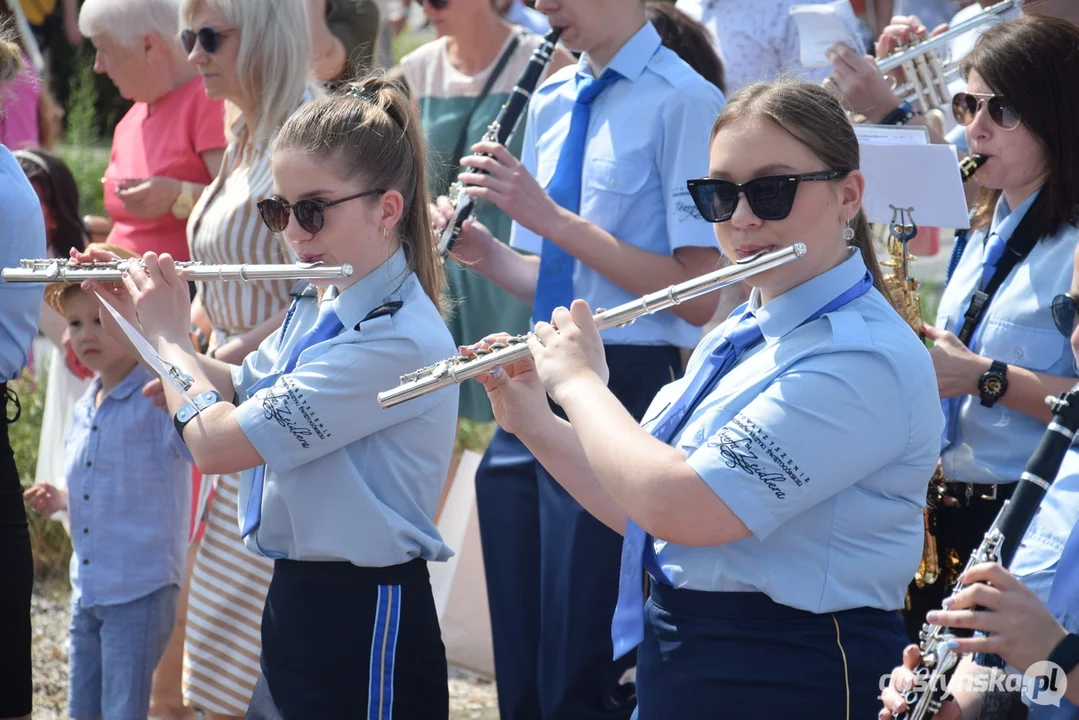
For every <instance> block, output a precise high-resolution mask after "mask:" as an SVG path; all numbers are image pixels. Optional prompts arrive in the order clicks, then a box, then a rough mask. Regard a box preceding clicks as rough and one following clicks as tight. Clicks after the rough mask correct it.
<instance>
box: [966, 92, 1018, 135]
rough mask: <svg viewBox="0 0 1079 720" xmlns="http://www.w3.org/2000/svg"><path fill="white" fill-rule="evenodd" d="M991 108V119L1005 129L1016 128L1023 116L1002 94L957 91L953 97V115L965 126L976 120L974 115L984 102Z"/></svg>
mask: <svg viewBox="0 0 1079 720" xmlns="http://www.w3.org/2000/svg"><path fill="white" fill-rule="evenodd" d="M983 103H984V104H985V107H986V108H988V110H989V119H990V120H992V121H993V122H994V123H996V124H997V126H998V127H1000V128H1002V129H1004V130H1015V129H1016V128H1017V127H1019V122H1020V121H1021V118H1020V117H1019V113H1017V112H1016V111H1015V109H1014V108H1012V107H1011V106H1010V105H1008V103H1007V102H1005V100H1004V98H1002V97H1001V96H1000V95H985V94H982V93H968V92H961V93H956V94H955V97H953V98H952V115H954V116H955V121H956V122H957V123H959V124H960V125H963V126H964V127H965V126H967V125H970V124H971V123H972V122H974V116H975V115H977V114H978V111H979V110H981V109H982V104H983Z"/></svg>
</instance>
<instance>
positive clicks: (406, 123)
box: [273, 76, 446, 310]
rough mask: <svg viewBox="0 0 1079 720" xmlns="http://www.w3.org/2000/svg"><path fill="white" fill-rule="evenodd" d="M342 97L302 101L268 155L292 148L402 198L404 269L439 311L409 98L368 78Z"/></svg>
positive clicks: (442, 281) (417, 133) (418, 130)
mask: <svg viewBox="0 0 1079 720" xmlns="http://www.w3.org/2000/svg"><path fill="white" fill-rule="evenodd" d="M343 93H344V94H341V95H338V96H335V97H331V98H324V99H321V100H316V101H314V102H310V103H307V104H306V105H304V106H303V107H301V108H300V109H299V110H297V111H296V112H295V113H294V114H293V115H292V116H291V117H290V118H289V119H288V120H287V121H286V122H285V124H284V126H283V127H282V128H281V132H280V133H279V134H278V136H277V139H276V140H275V141H274V144H273V152H274V153H279V152H283V151H285V150H298V151H300V152H303V153H304V154H306V155H308V156H310V157H313V158H316V159H318V160H320V161H322V162H324V163H325V164H326V167H327V170H329V171H330V172H333V173H334V174H335V175H336V176H338V177H339V178H341V179H342V180H345V181H352V180H356V179H359V178H362V179H363V180H364V181H365V182H367V183H369V184H370V186H371V187H373V188H385V189H387V190H396V191H398V192H399V193H401V195H402V197H403V198H404V212H403V213H402V215H401V221H400V223H399V224H398V226H397V227H398V231H397V235H398V237H399V238H400V242H401V246H402V247H403V248H404V251H405V258H406V260H407V261H408V266H409V268H410V269H411V270H412V271H413V272H414V273H416V277H417V278H418V279H419V281H420V285H422V286H423V290H424V292H425V293H426V294H427V296H428V297H429V298H431V301H432V302H434V303H435V305H436V306H437V307H438V308H439V309H440V310H444V309H445V305H444V298H443V295H444V293H445V288H446V276H445V272H444V270H443V267H442V260H441V258H440V257H439V254H438V247H437V244H436V242H435V238H434V235H433V234H432V232H431V216H430V208H429V203H430V196H429V195H428V192H427V171H426V158H427V147H426V143H425V141H424V136H423V128H422V127H421V125H420V120H419V117H418V116H417V114H416V111H415V109H414V108H413V106H412V103H411V102H409V100H408V99H407V98H406V97H405V96H404V94H402V93H401V91H400V90H399V89H398V88H397V86H396V85H394V84H393V83H391V82H389V81H387V80H385V79H384V78H383V77H381V76H372V77H368V78H366V79H364V80H362V81H360V82H357V83H353V84H351V85H349V86H347V87H345V88H344V90H343Z"/></svg>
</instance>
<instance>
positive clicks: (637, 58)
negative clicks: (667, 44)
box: [577, 22, 663, 82]
mask: <svg viewBox="0 0 1079 720" xmlns="http://www.w3.org/2000/svg"><path fill="white" fill-rule="evenodd" d="M662 44H663V42H662V40H661V39H660V37H659V33H658V32H656V28H655V27H653V25H652V23H650V22H645V24H644V25H643V26H642V27H641V29H640V30H638V31H637V32H636V33H634V35H633V37H631V38H630V39H629V40H627V41H626V44H625V45H623V46H622V47H621V48H620V49H619V50H618V52H617V53H615V55H614V57H613V58H611V62H610V63H609V64H608V65H607V67H606V68H604V69H603V72H607V70H614V71H615V72H617V73H618V74H619V75H621V76H622V77H624V78H626V79H627V80H629V81H630V82H637V79H638V78H640V77H641V75H643V74H644V70H645V68H646V67H648V63H649V62H650V61H651V60H652V56H653V55H655V54H656V51H657V50H659V48H660V46H661V45H662ZM577 74H578V75H583V76H584V77H592V66H591V65H589V62H588V53H582V54H581V57H580V60H579V61H578V62H577Z"/></svg>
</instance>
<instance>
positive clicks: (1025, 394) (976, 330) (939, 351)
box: [906, 15, 1079, 641]
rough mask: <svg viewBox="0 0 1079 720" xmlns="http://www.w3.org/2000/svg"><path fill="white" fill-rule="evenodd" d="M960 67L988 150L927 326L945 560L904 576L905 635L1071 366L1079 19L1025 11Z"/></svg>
mask: <svg viewBox="0 0 1079 720" xmlns="http://www.w3.org/2000/svg"><path fill="white" fill-rule="evenodd" d="M963 71H964V74H965V76H966V81H967V90H966V92H964V93H959V94H958V95H956V97H955V100H954V102H953V109H954V111H955V116H956V119H957V120H958V121H959V122H960V123H961V124H962V125H963V126H964V127H965V128H966V136H967V142H968V144H969V146H970V150H971V152H973V153H979V154H982V155H985V156H986V157H987V158H988V160H987V161H986V163H985V164H984V165H983V166H982V167H981V169H980V170H978V175H977V177H978V180H979V182H980V183H981V185H982V189H981V190H979V192H978V196H977V200H976V202H975V206H974V208H973V211H972V221H971V225H972V228H971V231H970V232H969V234H967V235H966V236H965V237H964V238H961V239H959V240H957V242H956V249H955V252H954V254H953V258H952V268H953V270H952V272H951V275H950V278H949V280H948V282H947V285H946V286H945V289H944V293H943V295H942V297H941V300H940V305H939V307H938V309H937V317H936V322H935V327H929V326H927V327H926V328H925V334H926V337H928V338H929V339H930V340H932V341H933V343H934V345H935V347H934V348H933V349H932V351H931V353H932V356H933V362H934V365H935V367H936V371H937V383H938V387H939V390H940V397H941V400H942V401H943V403H944V407H945V413H946V415H947V431H946V433H945V436H944V439H943V446H942V451H941V469H942V471H943V474H944V478H945V482H944V485H943V486H942V487H939V488H933V489H932V491H931V492H933V493H934V494H936V493H938V492H939V494H940V495H941V497H940V498H939V502H937V503H936V504H938V505H939V506H940V507H939V508H938V509H937V511H936V539H937V549H938V555H939V557H938V561H939V563H940V567H941V568H942V571H943V572H942V574H941V576H940V579H939V580H937V582H935V583H933V584H932V585H928V586H926V587H922V588H919V587H917V585H912V586H911V597H910V599H911V603H910V609H909V612H908V613H907V614H906V623H907V631H908V636H909V637H910V638H911V640H912V641H914V640H915V639H916V638H917V634H918V630H919V629H920V628H921V625H922V623H923V622H924V620H925V613H926V612H928V611H931V610H936V609H939V608H940V603H941V601H942V600H943V597H944V594H945V593H947V592H948V591H949V590H950V589H951V588H952V587H953V585H954V583H955V580H956V576H957V574H958V572H959V571H961V570H962V566H963V564H965V562H966V559H967V558H968V557H970V554H971V552H972V551H973V549H974V547H975V546H977V544H978V543H979V542H980V541H981V539H982V536H983V535H984V533H985V531H986V530H987V529H988V528H989V524H990V523H991V522H992V520H993V518H994V517H995V516H996V515H997V512H998V511H999V510H1000V507H1001V506H1002V504H1003V503H1004V502H1005V500H1007V498H1008V497H1010V495H1011V492H1012V490H1013V489H1014V487H1015V482H1016V481H1017V480H1018V479H1019V476H1020V474H1021V473H1022V472H1023V467H1024V465H1025V463H1026V461H1027V459H1028V458H1029V457H1030V455H1031V453H1032V452H1033V451H1034V448H1035V447H1036V445H1037V443H1038V442H1039V440H1040V439H1041V437H1042V434H1043V433H1044V432H1045V424H1046V422H1048V420H1049V418H1050V412H1049V408H1048V406H1047V405H1046V404H1045V402H1044V398H1045V397H1046V396H1047V395H1056V394H1057V393H1059V392H1061V391H1063V390H1065V389H1067V388H1069V387H1071V386H1072V385H1073V384H1074V383H1075V377H1076V371H1075V364H1074V362H1073V358H1072V353H1071V350H1070V347H1069V344H1068V337H1069V336H1070V334H1071V329H1070V328H1068V327H1065V328H1064V330H1065V331H1064V332H1062V331H1061V330H1058V329H1057V326H1056V324H1055V322H1054V312H1053V309H1052V308H1053V303H1054V298H1055V297H1056V296H1058V295H1061V294H1063V293H1065V292H1067V290H1068V288H1069V286H1070V284H1071V279H1072V271H1071V259H1072V253H1073V251H1074V250H1075V247H1076V243H1077V241H1079V231H1077V229H1076V226H1075V222H1076V218H1077V207H1079V141H1077V138H1076V135H1075V128H1076V126H1077V125H1079V28H1077V27H1076V26H1075V25H1073V24H1072V23H1070V22H1068V21H1066V20H1059V19H1055V18H1049V17H1038V16H1033V15H1030V16H1023V17H1021V18H1019V19H1016V20H1013V21H1010V22H1006V23H1003V24H1002V25H999V26H997V27H994V28H992V29H991V30H988V31H987V32H985V33H984V34H983V35H982V37H981V38H980V39H979V40H978V42H977V44H976V45H975V46H974V49H973V50H972V51H971V52H970V53H969V54H968V55H967V57H966V58H965V59H964V61H963ZM1013 261H1017V262H1014V265H1013V264H1012V263H1013ZM1001 267H1003V269H1002V270H1000V272H1001V276H1000V277H1003V280H1002V281H999V283H996V282H994V280H993V278H994V276H995V275H996V274H997V271H998V268H1001ZM1003 273H1007V274H1006V275H1003ZM994 287H996V290H995V292H993V288H994ZM979 304H980V306H981V307H982V308H983V310H982V312H981V314H980V317H979V314H978V310H977V308H978V306H979ZM1057 306H1058V310H1057V314H1058V315H1059V314H1060V313H1061V312H1063V311H1066V309H1065V308H1064V307H1063V304H1062V301H1057ZM968 316H970V317H971V318H972V319H970V320H968Z"/></svg>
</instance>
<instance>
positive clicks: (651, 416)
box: [643, 251, 944, 613]
mask: <svg viewBox="0 0 1079 720" xmlns="http://www.w3.org/2000/svg"><path fill="white" fill-rule="evenodd" d="M865 271H866V268H865V264H864V263H863V262H862V258H861V255H860V254H858V253H857V252H856V251H852V254H851V256H850V258H849V259H848V260H846V261H845V262H843V263H842V264H840V265H838V266H837V267H835V268H833V269H831V270H829V271H827V272H825V273H823V274H821V275H818V276H817V277H815V278H813V279H811V280H809V281H807V282H805V283H803V284H802V285H799V286H798V287H796V288H794V289H792V290H790V291H788V292H786V293H784V294H783V295H781V296H779V297H777V298H775V299H773V300H772V301H771V302H769V303H768V304H766V305H764V306H763V307H760V308H759V309H758V310H757V317H758V318H759V320H760V327H761V330H762V332H763V333H764V342H763V343H758V344H757V345H756V346H755V347H754V348H751V349H750V350H748V351H747V352H746V353H745V355H743V357H742V359H741V360H740V361H739V362H738V364H736V365H735V366H734V367H733V368H732V369H731V371H730V372H729V373H728V374H727V375H725V376H724V377H723V379H722V380H720V382H719V384H718V385H717V387H716V389H715V390H714V391H713V392H712V393H711V394H709V395H708V396H707V397H706V398H705V400H704V401H703V402H702V403H701V404H700V405H699V406H698V407H697V408H696V409H695V410H694V412H693V414H692V416H691V419H690V420H689V422H688V423H687V424H686V427H685V429H684V430H683V431H682V433H681V434H680V435H679V436H678V437H677V438H675V440H674V442H672V446H673V447H677V448H678V449H679V450H681V451H682V452H683V453H685V455H686V456H687V457H688V462H689V465H690V467H692V468H693V469H694V470H695V471H696V472H697V474H698V475H700V476H701V478H702V479H703V480H704V482H705V483H707V484H708V487H710V488H711V489H712V490H713V491H714V492H715V493H716V495H717V496H718V497H719V498H720V499H721V500H722V501H723V502H724V503H726V505H727V506H728V507H729V508H730V509H731V511H733V512H734V514H735V515H737V516H738V518H739V519H740V520H741V521H742V522H743V523H745V525H746V527H748V528H749V530H750V532H752V533H753V534H752V535H751V536H750V537H748V538H745V539H743V540H739V541H736V542H732V543H728V544H725V545H718V546H713V547H685V546H681V545H676V544H673V543H667V542H664V541H662V540H659V539H657V540H656V541H655V545H654V549H655V552H656V556H657V559H658V560H659V564H660V567H661V568H662V569H663V572H664V574H665V575H666V577H667V581H668V582H669V584H671V585H673V586H674V587H678V588H688V589H692V590H707V591H720V592H723V591H730V592H762V593H765V594H766V595H768V597H770V598H771V599H772V600H774V601H775V602H777V603H780V604H782V605H787V606H789V607H793V608H798V609H801V610H806V611H809V612H813V613H827V612H835V611H840V610H847V609H850V608H858V607H872V608H879V609H882V610H896V609H899V608H901V607H903V599H904V595H905V593H906V589H907V584H908V583H909V582H910V578H911V577H912V576H913V574H914V571H915V570H916V569H917V567H918V562H919V559H920V558H921V555H922V541H923V538H924V531H923V521H922V507H923V506H924V504H925V488H926V484H927V483H928V482H929V478H930V476H931V475H932V474H933V470H934V468H935V466H936V463H937V453H938V450H939V444H940V433H941V430H942V427H943V421H944V418H943V413H941V410H940V402H939V400H938V397H937V392H936V381H935V376H934V372H933V363H932V360H931V359H930V358H929V353H928V352H927V351H926V349H925V347H924V346H923V345H922V344H921V342H920V341H919V340H918V338H917V336H916V335H915V334H914V333H913V332H912V331H911V329H910V327H909V326H908V325H907V324H906V323H905V322H904V321H903V320H902V318H900V317H899V315H898V314H897V313H896V312H895V310H894V309H892V307H891V306H890V305H889V304H888V302H887V301H886V300H885V299H884V297H883V296H882V295H881V294H880V293H879V292H878V291H877V290H875V289H871V290H870V291H869V292H868V293H866V294H865V295H862V296H861V297H859V298H857V299H855V300H853V301H851V302H850V303H848V304H847V305H845V306H844V307H843V308H842V309H840V310H838V311H836V312H832V313H828V314H825V315H823V316H822V317H821V318H819V319H817V320H815V321H812V322H809V323H806V324H805V325H802V326H801V327H799V325H800V324H801V323H802V322H803V321H805V320H806V319H807V318H809V317H810V316H811V315H812V314H813V313H814V312H816V311H817V310H818V309H819V308H821V307H823V306H824V305H825V304H826V303H828V302H829V301H831V300H832V299H833V298H835V297H837V296H838V295H839V294H841V293H843V292H844V291H846V290H847V289H849V288H850V287H851V286H853V285H854V284H855V283H856V282H858V280H859V279H861V278H862V276H863V275H865ZM758 303H759V294H758V292H757V291H754V292H753V295H752V296H751V300H750V307H751V308H753V307H756V306H757V304H758ZM729 322H731V321H730V320H728V323H729ZM726 327H727V323H724V324H723V325H720V326H719V327H718V328H716V329H715V330H713V331H712V332H711V333H710V334H709V335H708V336H707V337H706V338H705V339H704V340H703V341H702V342H701V345H700V347H698V348H697V350H696V351H695V352H694V353H693V357H692V358H691V359H690V363H689V368H688V369H687V371H686V377H685V378H684V379H682V380H679V381H678V382H675V383H672V384H671V385H668V386H667V387H666V388H664V389H663V390H661V391H660V393H659V395H658V396H657V397H656V399H655V400H654V401H653V402H652V405H651V407H649V409H648V412H647V414H646V415H645V422H644V423H643V425H644V427H645V428H646V429H647V428H649V427H650V426H651V425H652V423H654V422H655V420H656V418H657V417H659V416H660V415H661V414H662V412H663V410H664V409H665V408H666V407H667V405H668V404H669V403H671V402H673V401H674V400H675V399H677V398H678V397H679V395H680V394H681V392H682V389H683V387H684V385H685V384H686V383H687V382H688V381H689V378H691V377H692V376H693V375H694V374H695V373H696V372H698V371H699V369H700V368H701V361H702V358H703V357H705V356H706V355H707V354H709V353H711V352H712V350H713V349H714V348H715V347H716V346H717V345H718V344H719V342H721V339H722V337H723V332H724V330H725V328H726Z"/></svg>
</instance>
